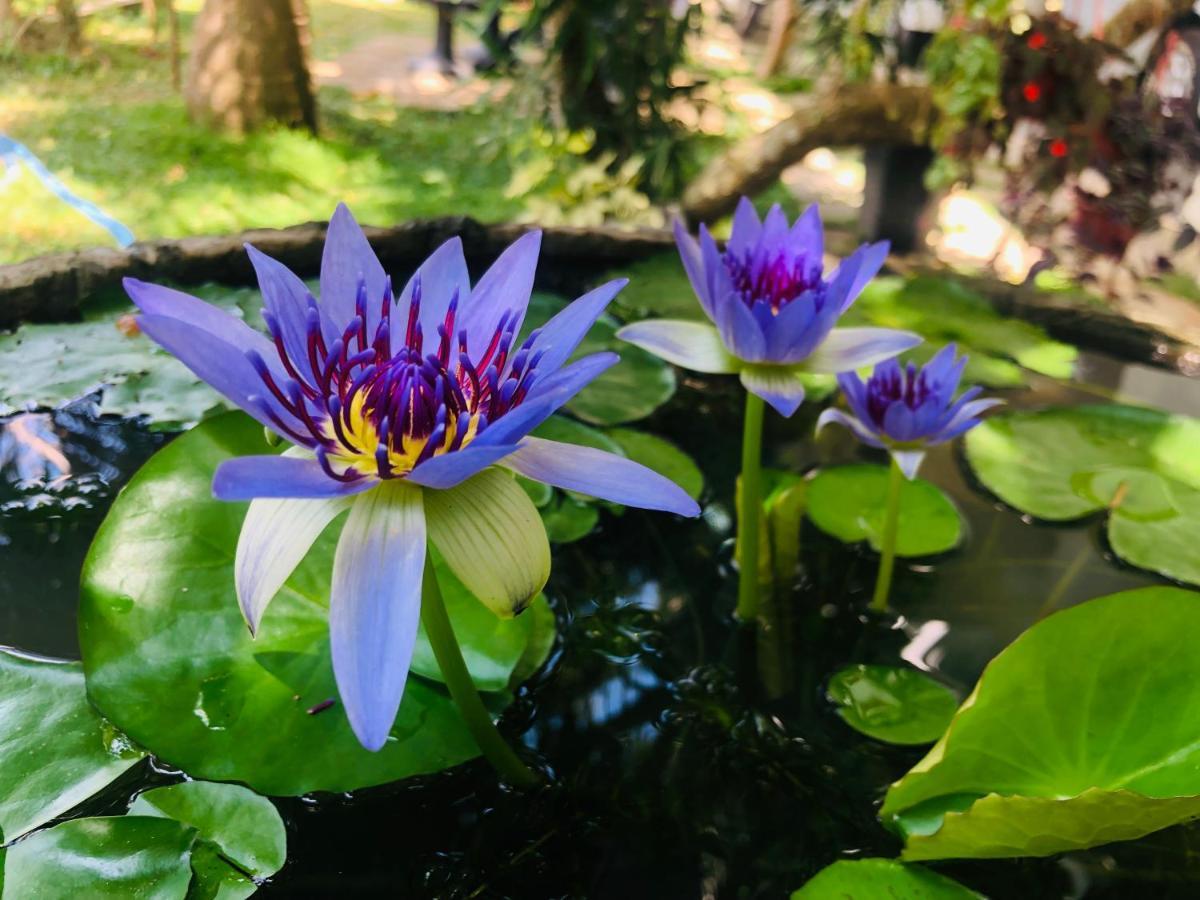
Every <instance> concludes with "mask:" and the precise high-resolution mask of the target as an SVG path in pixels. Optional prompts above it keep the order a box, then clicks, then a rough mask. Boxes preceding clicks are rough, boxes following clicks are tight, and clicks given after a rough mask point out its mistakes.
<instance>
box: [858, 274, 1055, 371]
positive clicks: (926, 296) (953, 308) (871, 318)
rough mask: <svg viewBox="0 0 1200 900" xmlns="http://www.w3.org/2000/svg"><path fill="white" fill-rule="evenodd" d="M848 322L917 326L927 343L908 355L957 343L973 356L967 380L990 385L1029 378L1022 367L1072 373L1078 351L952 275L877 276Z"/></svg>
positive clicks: (919, 356)
mask: <svg viewBox="0 0 1200 900" xmlns="http://www.w3.org/2000/svg"><path fill="white" fill-rule="evenodd" d="M843 324H872V325H879V326H882V327H885V328H900V329H905V330H909V331H915V332H917V333H918V334H920V335H921V336H922V337H924V338H925V341H926V345H925V346H923V347H920V348H918V349H917V350H915V351H912V352H911V353H910V354H908V355H906V357H905V358H910V359H914V360H918V361H920V360H922V359H924V358H927V356H928V355H930V354H931V353H932V352H933V351H936V349H937V348H938V347H940V346H941V345H943V344H948V343H951V342H954V343H957V344H958V345H959V347H960V349H961V350H963V351H965V352H966V353H968V354H970V356H971V361H970V362H969V363H968V366H967V371H966V373H965V374H964V378H965V380H966V381H969V382H973V383H977V384H983V385H987V386H988V387H1017V386H1019V385H1021V384H1023V383H1024V381H1025V376H1024V374H1023V373H1022V371H1021V368H1025V369H1029V370H1031V371H1034V372H1039V373H1041V374H1043V375H1049V376H1050V377H1052V378H1062V379H1066V378H1070V377H1071V374H1072V372H1073V371H1074V367H1075V361H1076V359H1077V357H1078V351H1077V350H1076V348H1075V347H1072V346H1071V345H1069V344H1064V343H1062V342H1060V341H1055V340H1053V339H1051V338H1050V337H1048V336H1047V335H1046V333H1045V332H1044V331H1043V330H1042V329H1040V328H1038V327H1037V326H1036V325H1033V324H1031V323H1029V322H1023V321H1021V320H1019V319H1012V318H1008V317H1005V316H1002V315H1000V314H999V313H998V312H996V310H995V309H994V308H993V307H992V305H991V304H990V303H988V301H987V300H986V299H985V298H984V297H981V296H980V295H978V294H976V293H975V292H974V291H972V290H970V289H969V288H967V287H966V286H964V285H963V284H961V283H960V282H958V281H956V280H954V279H949V278H938V277H933V276H922V277H918V278H912V279H903V278H894V277H893V278H876V279H874V280H872V281H871V283H870V284H868V285H867V287H866V288H865V289H864V290H863V293H862V295H861V296H860V297H859V299H858V301H857V302H856V303H855V305H854V306H853V307H852V308H851V311H850V313H849V315H848V316H847V317H846V319H845V320H844V322H843ZM1014 363H1015V364H1016V365H1013V364H1014Z"/></svg>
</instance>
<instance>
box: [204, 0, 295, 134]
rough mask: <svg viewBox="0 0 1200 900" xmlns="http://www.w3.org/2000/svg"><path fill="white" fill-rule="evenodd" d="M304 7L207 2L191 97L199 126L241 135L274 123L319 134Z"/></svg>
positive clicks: (261, 1)
mask: <svg viewBox="0 0 1200 900" xmlns="http://www.w3.org/2000/svg"><path fill="white" fill-rule="evenodd" d="M307 22H308V17H307V10H306V8H305V6H304V2H303V0H206V2H205V4H204V8H203V9H202V10H201V11H200V15H199V17H198V18H197V19H196V24H195V28H194V36H193V38H192V54H191V59H190V60H189V63H188V76H187V86H186V88H185V90H184V96H185V99H186V100H187V106H188V112H189V113H190V114H191V116H192V118H194V119H196V120H198V121H202V122H207V123H209V124H211V125H213V126H215V127H217V128H222V129H226V130H229V131H234V132H245V131H250V130H252V129H254V128H257V127H259V126H260V125H263V124H265V123H267V122H281V123H283V124H284V125H287V126H289V127H292V128H300V127H303V128H307V129H308V130H309V131H312V132H314V133H315V132H316V130H317V109H316V96H315V94H314V92H313V85H312V78H311V76H310V75H309V71H308V57H307V53H306V48H305V38H304V37H302V32H304V33H305V34H306V33H307Z"/></svg>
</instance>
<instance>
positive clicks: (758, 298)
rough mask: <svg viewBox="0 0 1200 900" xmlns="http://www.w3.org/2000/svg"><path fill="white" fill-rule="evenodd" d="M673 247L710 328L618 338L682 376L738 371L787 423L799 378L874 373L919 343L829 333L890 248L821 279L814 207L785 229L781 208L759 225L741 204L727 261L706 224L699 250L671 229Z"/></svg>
mask: <svg viewBox="0 0 1200 900" xmlns="http://www.w3.org/2000/svg"><path fill="white" fill-rule="evenodd" d="M675 241H676V243H677V244H678V246H679V254H680V256H681V257H682V259H683V265H684V268H685V269H686V270H687V274H688V278H689V279H690V280H691V283H692V288H693V290H694V291H695V292H696V296H697V298H698V299H699V300H700V306H701V307H702V308H703V309H704V313H705V315H707V316H708V318H709V319H710V320H711V321H712V324H711V325H710V324H707V323H703V322H694V321H682V320H672V319H657V320H650V321H646V322H639V323H636V324H633V325H628V326H626V327H625V328H622V329H621V330H620V331H619V332H618V336H619V337H621V338H622V339H623V340H626V341H629V342H630V343H632V344H636V345H637V346H639V347H642V348H643V349H645V350H648V351H649V352H651V353H654V354H656V355H657V356H660V357H662V358H663V359H666V360H668V361H670V362H673V363H675V364H677V365H680V366H682V367H684V368H685V369H691V370H693V371H696V372H707V373H713V374H721V373H727V374H734V373H737V374H739V375H740V377H741V381H742V384H743V385H745V387H746V390H748V391H750V392H751V393H753V394H755V395H757V396H758V397H761V398H762V399H763V400H765V401H766V402H767V403H769V404H771V406H773V407H774V408H775V409H776V410H777V411H778V412H779V413H780V414H782V415H784V416H790V415H792V413H794V412H795V411H796V409H797V408H799V406H800V404H801V403H802V402H803V400H804V383H803V378H802V376H803V375H804V374H805V373H831V374H836V373H839V372H846V371H849V370H851V369H858V368H862V367H864V366H870V365H873V364H875V363H877V362H879V361H880V360H883V359H888V358H890V357H893V356H896V355H897V354H899V353H902V352H903V351H905V350H907V349H909V348H911V347H914V346H916V345H917V344H919V343H920V342H921V338H920V337H919V336H918V335H916V334H912V333H909V332H903V331H894V330H891V329H885V328H835V326H836V324H837V321H838V319H839V318H840V317H841V316H842V314H843V313H845V312H846V310H848V309H849V308H850V306H851V305H852V304H853V303H854V301H855V300H856V299H857V298H858V295H859V294H860V293H862V290H863V288H864V287H866V285H867V282H869V281H870V280H871V278H873V277H874V276H875V274H876V273H877V272H878V271H879V269H880V267H881V266H882V265H883V263H884V261H885V260H886V258H887V252H888V244H887V242H886V241H883V242H880V243H876V244H870V245H864V246H862V247H859V248H858V250H856V251H855V252H854V253H853V254H851V255H850V256H849V257H847V258H846V259H845V260H843V261H842V263H841V265H839V266H838V267H837V269H835V270H834V271H833V272H832V273H831V274H830V275H829V277H828V278H826V277H825V275H824V274H823V273H824V252H825V238H824V232H823V229H822V226H821V217H820V214H819V212H818V210H817V207H816V205H815V204H814V205H813V206H810V207H809V208H808V209H807V210H806V211H805V212H804V214H803V215H802V216H800V218H799V219H797V220H796V223H795V224H794V225H790V224H789V223H788V220H787V217H786V216H785V215H784V213H783V211H782V210H781V209H780V208H779V206H778V205H776V206H772V207H771V209H770V211H769V212H768V213H767V215H766V218H765V219H764V220H761V221H760V220H759V217H758V213H757V212H756V211H755V209H754V205H753V204H752V203H751V202H750V201H749V200H747V199H746V198H744V197H743V198H742V200H741V202H740V203H739V205H738V207H737V212H736V213H735V215H734V219H733V230H732V233H731V235H730V238H729V242H728V244H727V246H726V248H725V251H724V252H723V253H722V252H721V251H720V250H718V249H717V244H716V242H715V241H714V240H713V238H712V235H710V234H709V232H708V229H707V228H705V227H704V226H703V225H702V226H700V240H699V241H698V242H697V241H696V239H695V238H693V237H692V236H691V235H689V234H688V233H687V232H686V230H685V229H684V227H683V225H682V224H680V223H679V222H676V223H675Z"/></svg>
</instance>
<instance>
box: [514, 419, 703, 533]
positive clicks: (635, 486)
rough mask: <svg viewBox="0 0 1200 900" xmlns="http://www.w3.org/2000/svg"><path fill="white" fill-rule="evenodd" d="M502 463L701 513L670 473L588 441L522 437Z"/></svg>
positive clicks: (574, 486) (605, 495) (597, 492)
mask: <svg viewBox="0 0 1200 900" xmlns="http://www.w3.org/2000/svg"><path fill="white" fill-rule="evenodd" d="M504 465H505V466H506V467H507V468H509V469H512V470H513V471H514V472H517V473H519V474H521V475H524V476H525V477H526V478H532V479H533V480H534V481H540V482H542V483H544V484H551V485H554V486H555V487H559V488H562V489H563V490H567V491H578V492H579V493H581V494H588V495H589V496H592V497H599V498H600V499H601V500H609V501H611V502H613V503H620V504H623V505H624V506H636V507H639V508H640V509H658V510H663V511H665V512H673V513H676V514H678V515H681V516H689V517H690V516H698V515H700V507H699V505H698V504H697V503H696V501H695V500H693V499H692V498H691V497H689V496H688V495H687V492H685V491H684V490H683V488H681V487H680V486H679V485H677V484H676V483H675V482H673V481H671V480H670V479H669V478H664V477H663V476H662V475H659V474H658V473H657V472H655V471H654V470H652V469H648V468H646V467H645V466H643V465H641V464H640V463H636V462H634V461H633V460H630V459H625V458H624V457H621V456H617V455H615V454H613V453H606V452H605V451H603V450H597V449H595V448H593V447H581V446H578V445H576V444H564V443H560V442H559V441H548V440H545V439H543V438H536V437H527V438H525V439H524V440H523V441H521V445H520V447H518V448H517V452H516V453H514V454H512V455H511V456H509V457H508V458H507V459H505V460H504Z"/></svg>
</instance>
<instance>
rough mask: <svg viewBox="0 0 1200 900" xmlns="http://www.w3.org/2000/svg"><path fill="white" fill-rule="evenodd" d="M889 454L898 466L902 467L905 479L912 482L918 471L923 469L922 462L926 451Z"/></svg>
mask: <svg viewBox="0 0 1200 900" xmlns="http://www.w3.org/2000/svg"><path fill="white" fill-rule="evenodd" d="M888 452H889V453H891V454H892V459H894V460H895V461H896V465H898V466H899V467H900V471H901V472H903V473H904V477H905V478H907V479H908V480H909V481H912V480H913V479H914V478H916V477H917V469H919V468H921V461H922V460H923V459H925V451H924V450H889V451H888Z"/></svg>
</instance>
